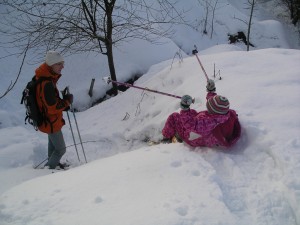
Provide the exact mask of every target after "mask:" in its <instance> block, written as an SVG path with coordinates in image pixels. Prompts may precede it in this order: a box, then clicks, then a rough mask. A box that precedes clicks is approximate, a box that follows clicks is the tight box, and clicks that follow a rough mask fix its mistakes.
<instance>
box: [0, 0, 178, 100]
mask: <svg viewBox="0 0 300 225" xmlns="http://www.w3.org/2000/svg"><path fill="white" fill-rule="evenodd" d="M1 4H2V5H3V6H5V7H6V10H7V11H6V13H7V14H6V15H7V16H6V17H5V24H4V22H2V26H4V25H6V29H4V30H2V33H3V34H6V35H8V36H10V37H11V38H10V42H9V43H5V44H6V45H7V44H11V45H12V46H17V47H19V48H20V49H21V51H23V52H24V49H25V48H26V44H27V41H28V40H30V42H29V48H30V50H31V51H35V53H36V54H37V55H41V54H44V52H45V51H47V50H50V49H53V50H55V49H58V50H60V51H61V52H63V53H69V54H73V53H79V52H90V51H96V52H99V53H102V54H104V55H106V56H107V60H108V66H109V70H110V75H111V78H112V80H115V81H116V80H117V76H116V72H115V66H114V58H113V46H114V45H116V44H117V43H119V42H121V41H129V40H131V39H133V38H139V39H144V40H148V41H151V42H155V41H157V39H158V37H161V36H167V35H171V34H172V29H171V28H172V24H174V23H182V22H183V17H182V15H183V12H178V11H176V9H175V5H176V1H175V0H157V1H156V2H153V1H151V3H149V2H147V1H144V0H118V1H116V0H64V1H61V0H49V1H42V0H25V1H24V0H2V1H1V3H0V5H1ZM3 31H4V32H3ZM113 88H114V94H115V95H117V93H118V92H117V86H116V85H114V86H113Z"/></svg>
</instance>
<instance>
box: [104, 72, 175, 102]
mask: <svg viewBox="0 0 300 225" xmlns="http://www.w3.org/2000/svg"><path fill="white" fill-rule="evenodd" d="M106 79H107V80H106ZM103 80H104V81H105V82H106V83H107V84H109V83H110V82H112V83H114V84H117V85H121V86H125V87H133V88H137V89H141V90H144V91H150V92H154V93H157V94H161V95H166V96H170V97H173V98H179V99H181V96H177V95H172V94H168V93H165V92H161V91H156V90H151V89H149V88H143V87H139V86H135V85H132V84H129V83H122V82H118V81H114V80H112V79H111V78H110V77H107V78H103Z"/></svg>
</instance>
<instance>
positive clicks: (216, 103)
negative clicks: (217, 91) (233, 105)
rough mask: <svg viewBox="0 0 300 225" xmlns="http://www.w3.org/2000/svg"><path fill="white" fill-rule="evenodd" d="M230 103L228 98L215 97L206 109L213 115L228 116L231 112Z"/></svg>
mask: <svg viewBox="0 0 300 225" xmlns="http://www.w3.org/2000/svg"><path fill="white" fill-rule="evenodd" d="M229 105H230V104H229V101H228V99H227V98H226V97H223V96H220V95H215V96H214V97H212V98H209V99H208V100H207V102H206V108H207V111H208V112H209V113H212V114H215V113H216V114H226V113H227V112H228V110H229Z"/></svg>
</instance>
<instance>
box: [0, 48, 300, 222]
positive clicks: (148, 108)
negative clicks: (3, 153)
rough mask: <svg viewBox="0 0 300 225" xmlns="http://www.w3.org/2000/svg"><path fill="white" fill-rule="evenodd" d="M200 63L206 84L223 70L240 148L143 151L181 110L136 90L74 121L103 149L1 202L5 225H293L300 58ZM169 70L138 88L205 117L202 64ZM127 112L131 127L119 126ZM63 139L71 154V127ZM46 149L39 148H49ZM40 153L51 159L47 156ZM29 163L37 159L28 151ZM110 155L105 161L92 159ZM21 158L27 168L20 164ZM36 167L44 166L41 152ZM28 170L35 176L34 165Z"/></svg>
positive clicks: (270, 53)
mask: <svg viewBox="0 0 300 225" xmlns="http://www.w3.org/2000/svg"><path fill="white" fill-rule="evenodd" d="M223 48H224V47H223ZM223 48H222V49H223ZM215 50H216V49H214V50H213V52H215ZM207 52H209V51H207ZM200 57H201V60H202V62H203V63H204V64H205V65H206V70H207V71H209V74H211V72H210V71H212V66H213V63H216V65H217V66H218V68H221V76H222V78H223V79H222V80H216V86H217V91H218V93H220V94H223V95H225V96H227V97H228V98H229V100H230V102H231V107H232V108H234V109H236V110H237V112H238V114H239V117H240V120H241V124H242V126H243V137H242V139H241V140H240V141H239V142H238V143H237V145H236V146H235V147H234V148H233V149H231V150H230V151H220V150H214V149H209V148H195V149H193V148H191V147H188V146H186V145H185V144H170V145H163V144H162V145H157V146H152V147H149V146H147V145H146V144H145V143H143V142H142V140H143V138H144V136H145V135H147V134H148V135H149V136H153V137H159V136H160V135H161V134H160V130H161V128H162V126H163V123H164V121H165V119H166V118H167V116H168V114H169V113H170V112H171V111H174V110H178V108H179V107H178V102H179V100H177V99H173V98H170V97H167V96H160V95H156V94H152V93H149V92H147V93H145V95H142V93H141V92H140V91H139V90H137V89H133V88H131V89H129V90H128V91H126V92H125V93H123V94H120V95H119V96H117V97H115V98H112V99H110V100H108V101H106V102H105V103H103V104H100V105H98V106H96V107H93V108H91V109H89V110H87V111H86V112H83V113H77V119H78V121H79V127H80V128H81V131H82V137H83V140H98V141H99V142H95V143H93V142H90V143H86V144H85V147H86V154H87V157H88V161H89V162H90V163H88V164H86V165H82V166H80V167H76V168H73V169H71V170H69V171H66V172H57V173H55V174H51V175H49V176H42V177H39V178H36V179H33V180H30V181H27V182H24V183H22V184H20V185H18V186H16V187H14V188H11V189H10V190H8V191H6V192H5V193H4V194H3V195H2V196H1V198H0V202H1V213H0V216H1V219H2V220H3V221H4V224H5V225H8V224H14V225H18V224H86V223H87V221H88V224H91V225H93V224H103V225H106V224H114V225H115V224H125V225H126V224H128V225H129V224H130V225H140V224H155V225H165V224H188V225H190V224H197V225H200V224H239V225H240V224H245V225H251V224H272V225H277V224H278V225H282V224H289V225H296V224H298V223H299V219H300V209H299V202H300V179H299V173H300V167H299V165H300V164H299V163H300V154H299V147H300V140H299V128H300V119H299V117H298V115H299V113H300V110H299V107H298V105H297V104H295V102H298V101H299V100H300V99H299V98H300V95H299V88H300V87H299V85H300V82H299V76H298V68H299V63H298V62H299V59H300V51H298V50H287V49H266V50H258V51H252V52H243V51H229V52H223V53H219V54H207V55H201V54H200ZM266 58H267V59H268V60H267V61H266V60H264V59H266ZM232 59H235V60H234V61H233V60H232ZM170 65H171V60H170V61H166V62H163V63H162V64H160V65H156V66H155V67H153V69H152V70H150V72H149V74H146V75H145V76H144V77H143V79H141V80H140V81H139V82H138V83H137V85H140V86H146V87H148V88H151V89H157V90H161V89H163V90H164V91H166V92H172V93H176V94H178V95H181V94H186V93H188V94H191V95H192V96H195V97H196V103H195V105H194V108H195V109H197V110H203V109H204V105H203V101H204V99H205V77H204V75H203V74H202V72H201V70H200V67H199V64H198V62H197V60H196V59H195V57H189V58H185V59H184V61H183V62H181V63H179V62H176V63H175V64H173V66H172V69H170ZM161 68H163V69H161ZM245 68H247V70H245ZM183 77H184V79H183ZM138 105H139V109H140V112H139V113H137V114H135V113H136V111H137V107H138ZM126 113H128V114H129V115H130V117H129V118H128V119H127V120H122V119H123V118H124V115H125V114H126ZM0 131H2V130H0ZM12 132H13V133H14V131H12ZM13 133H11V135H12V134H13ZM64 133H65V134H66V140H67V143H72V141H71V140H72V139H71V136H70V132H69V131H68V129H67V127H65V130H64ZM26 135H28V133H27V131H25V130H24V131H23V134H22V131H21V135H19V136H18V137H16V139H17V140H19V141H20V142H21V141H24V142H25V143H24V142H23V145H26V146H30V145H31V143H32V139H35V141H37V140H36V137H35V136H34V135H33V134H32V139H31V140H30V141H28V140H27V139H26V140H23V139H24V138H23V137H24V136H26ZM16 142H18V141H16ZM40 142H41V143H40V145H38V144H37V145H36V147H37V146H40V147H41V146H42V143H45V144H46V140H40ZM14 145H18V144H17V143H15V144H12V145H10V149H16V148H17V147H16V146H14ZM33 147H34V146H33ZM26 149H27V148H26ZM7 150H9V149H8V146H7ZM39 150H40V151H39V152H41V151H42V150H44V152H45V147H44V149H43V148H42V147H41V148H40V149H39ZM128 151H130V152H129V153H124V152H128ZM25 152H27V154H29V155H30V154H31V151H30V148H28V150H25ZM116 153H121V154H117V155H115V154H116ZM110 155H111V156H110ZM112 155H115V156H112ZM9 156H10V155H9ZM104 156H110V157H106V158H102V159H98V160H94V159H96V158H99V157H100V158H101V157H104ZM14 157H15V160H16V161H20V160H18V159H17V158H18V157H20V158H21V156H16V155H14ZM31 157H32V158H39V157H38V155H35V153H33V155H32V156H31ZM66 157H67V158H68V160H70V161H72V162H74V164H75V165H76V160H77V159H76V155H75V152H74V148H72V147H70V148H68V152H67V155H66ZM42 159H43V157H42V156H40V158H39V160H42ZM81 159H83V158H81ZM39 160H37V161H39ZM6 161H10V159H6ZM91 161H92V162H91ZM12 167H13V166H12ZM11 170H12V169H11ZM15 170H17V168H15ZM23 170H25V171H28V173H32V172H30V171H32V170H31V169H30V168H29V167H28V166H27V165H25V166H24V167H23ZM34 172H35V173H39V174H40V175H45V174H46V173H47V172H49V171H45V170H40V172H36V170H35V171H34ZM35 176H37V174H35ZM25 193H26V194H25Z"/></svg>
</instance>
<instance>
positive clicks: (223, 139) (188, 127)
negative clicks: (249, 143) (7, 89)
mask: <svg viewBox="0 0 300 225" xmlns="http://www.w3.org/2000/svg"><path fill="white" fill-rule="evenodd" d="M206 89H207V92H208V93H207V96H206V100H207V102H206V108H207V110H205V111H201V112H199V113H197V112H196V111H195V110H193V109H190V105H191V103H192V98H191V97H190V96H189V95H185V96H183V97H182V98H181V102H180V107H181V109H182V110H181V111H180V113H177V112H175V113H172V114H171V115H170V116H169V117H168V119H167V121H166V123H165V126H164V128H163V130H162V134H163V136H164V138H165V139H169V140H172V142H176V140H179V142H180V140H182V141H184V142H185V143H187V144H189V145H190V146H193V147H198V146H200V147H201V146H206V147H216V146H222V147H230V146H232V145H233V144H235V143H236V142H237V141H238V139H239V138H240V135H241V126H240V123H239V120H238V115H237V113H236V112H235V111H234V110H232V109H229V105H230V104H229V101H228V99H227V98H226V97H223V96H221V95H217V94H216V93H215V91H216V87H215V82H214V81H213V80H208V82H207V85H206Z"/></svg>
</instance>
